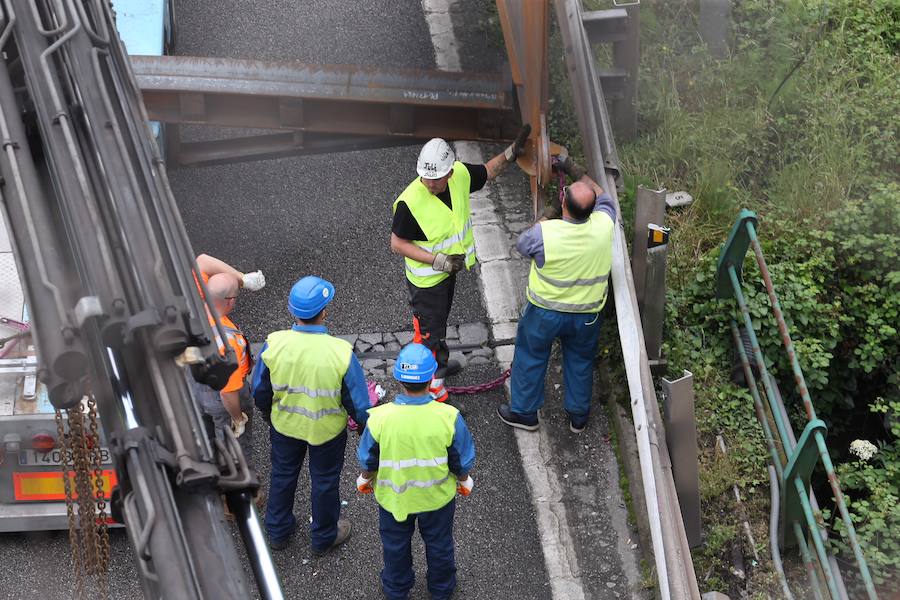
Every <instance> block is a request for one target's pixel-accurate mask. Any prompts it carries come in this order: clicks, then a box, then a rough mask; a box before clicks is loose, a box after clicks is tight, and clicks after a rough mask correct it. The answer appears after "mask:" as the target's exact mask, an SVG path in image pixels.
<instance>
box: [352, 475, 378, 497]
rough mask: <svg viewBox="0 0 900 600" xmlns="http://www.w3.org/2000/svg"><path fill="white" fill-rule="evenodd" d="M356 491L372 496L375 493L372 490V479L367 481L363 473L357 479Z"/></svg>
mask: <svg viewBox="0 0 900 600" xmlns="http://www.w3.org/2000/svg"><path fill="white" fill-rule="evenodd" d="M356 489H357V490H359V493H360V494H371V493H372V492H373V491H375V490H373V489H372V479H366V478H365V477H363V475H362V473H360V474H359V475H358V476H357V477H356Z"/></svg>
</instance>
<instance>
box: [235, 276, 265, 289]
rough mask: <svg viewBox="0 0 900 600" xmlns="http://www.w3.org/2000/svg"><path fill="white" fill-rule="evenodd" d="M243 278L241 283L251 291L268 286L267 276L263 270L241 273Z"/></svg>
mask: <svg viewBox="0 0 900 600" xmlns="http://www.w3.org/2000/svg"><path fill="white" fill-rule="evenodd" d="M241 280H242V281H243V283H242V284H241V285H242V286H243V287H245V288H246V289H248V290H250V291H251V292H258V291H259V290H261V289H263V288H264V287H266V277H265V275H263V272H262V271H253V272H252V273H244V274H243V275H241Z"/></svg>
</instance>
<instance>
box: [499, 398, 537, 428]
mask: <svg viewBox="0 0 900 600" xmlns="http://www.w3.org/2000/svg"><path fill="white" fill-rule="evenodd" d="M497 416H498V417H500V420H501V421H503V422H504V423H506V424H507V425H509V426H510V427H518V428H519V429H524V430H525V431H537V430H538V426H539V422H538V418H537V417H531V418H528V417H526V416H524V415H520V414H518V413H514V412H513V411H512V409H511V408H510V407H509V404H501V405H500V406H498V407H497Z"/></svg>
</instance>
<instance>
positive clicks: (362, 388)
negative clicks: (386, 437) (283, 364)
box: [250, 325, 371, 426]
mask: <svg viewBox="0 0 900 600" xmlns="http://www.w3.org/2000/svg"><path fill="white" fill-rule="evenodd" d="M291 329H293V330H294V331H302V332H303V333H316V334H323V335H328V328H326V327H325V326H324V325H294V326H293V327H292V328H291ZM268 347H269V344H268V342H267V343H266V344H264V345H263V347H262V350H260V352H259V360H258V361H257V363H256V367H255V368H254V369H253V377H252V378H251V383H250V394H251V395H252V396H253V401H254V402H255V403H256V407H257V408H258V409H259V410H260V412H263V413H266V414H269V413H271V412H272V396H273V392H272V380H271V378H270V374H269V366H268V365H267V364H266V348H268ZM341 404H342V405H343V407H344V410H346V411H347V414H349V415H350V416H351V417H353V419H354V420H355V421H356V422H357V423H359V424H360V426H363V425H365V424H366V421H367V420H368V418H369V412H368V411H369V408H371V404H370V403H369V388H368V386H367V385H366V376H365V374H364V373H363V370H362V366H361V365H360V364H359V360H357V359H356V356H354V355H353V354H351V355H350V362H349V364H348V365H347V372H346V373H344V379H343V381H342V382H341Z"/></svg>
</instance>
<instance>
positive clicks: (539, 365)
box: [510, 302, 601, 420]
mask: <svg viewBox="0 0 900 600" xmlns="http://www.w3.org/2000/svg"><path fill="white" fill-rule="evenodd" d="M600 324H601V319H600V315H599V314H598V313H590V314H585V313H564V312H558V311H555V310H547V309H545V308H541V307H539V306H535V305H534V304H532V303H531V302H528V303H526V306H525V310H524V311H523V313H522V317H521V318H520V319H519V327H518V330H517V332H516V352H515V355H514V356H513V365H512V376H511V378H510V390H511V394H512V400H511V405H510V408H511V409H512V412H514V413H517V414H520V415H523V416H525V417H535V418H536V417H537V411H538V409H539V408H541V407H542V406H544V378H545V377H546V375H547V363H548V361H549V360H550V350H551V349H552V348H553V340H555V339H556V338H559V341H560V343H561V345H562V355H563V356H562V363H563V385H564V386H565V388H566V391H565V394H566V395H565V409H566V411H567V412H568V413H569V415H571V416H572V418H573V420H576V419H577V420H580V419H582V418H585V419H586V418H587V415H588V413H590V410H591V388H592V387H593V371H594V357H595V354H596V350H597V339H598V338H599V337H600Z"/></svg>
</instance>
